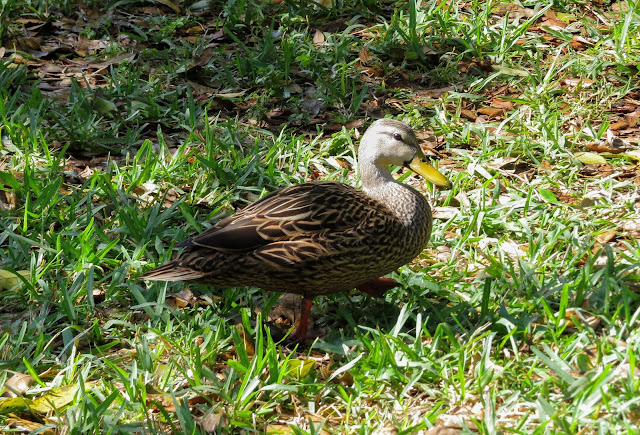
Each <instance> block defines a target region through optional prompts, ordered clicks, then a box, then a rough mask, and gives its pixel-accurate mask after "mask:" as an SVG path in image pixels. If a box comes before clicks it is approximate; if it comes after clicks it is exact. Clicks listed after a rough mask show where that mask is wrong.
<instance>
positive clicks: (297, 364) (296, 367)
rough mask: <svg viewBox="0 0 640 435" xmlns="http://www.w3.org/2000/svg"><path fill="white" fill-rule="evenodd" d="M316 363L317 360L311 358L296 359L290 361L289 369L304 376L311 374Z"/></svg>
mask: <svg viewBox="0 0 640 435" xmlns="http://www.w3.org/2000/svg"><path fill="white" fill-rule="evenodd" d="M315 364H316V361H315V360H313V359H311V358H309V359H305V360H301V359H294V360H291V361H289V370H290V371H297V373H298V375H300V377H301V378H304V377H305V376H307V375H308V374H309V372H310V371H311V369H312V368H313V367H314V366H315Z"/></svg>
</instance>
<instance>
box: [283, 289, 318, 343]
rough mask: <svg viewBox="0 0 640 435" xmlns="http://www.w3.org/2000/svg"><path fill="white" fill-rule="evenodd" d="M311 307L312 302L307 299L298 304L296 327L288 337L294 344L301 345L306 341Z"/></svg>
mask: <svg viewBox="0 0 640 435" xmlns="http://www.w3.org/2000/svg"><path fill="white" fill-rule="evenodd" d="M312 305H313V300H311V299H308V298H306V297H305V298H303V299H302V302H301V304H300V319H299V320H298V325H297V326H296V329H295V330H294V331H293V333H292V334H291V335H290V336H289V338H291V339H293V340H294V341H296V342H299V343H302V342H304V341H305V340H306V339H307V331H308V329H309V325H308V323H309V314H310V313H311V306H312Z"/></svg>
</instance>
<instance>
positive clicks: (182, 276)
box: [138, 261, 205, 281]
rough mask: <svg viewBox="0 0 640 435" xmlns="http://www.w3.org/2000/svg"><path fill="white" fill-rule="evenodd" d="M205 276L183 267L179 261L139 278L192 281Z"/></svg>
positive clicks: (164, 265)
mask: <svg viewBox="0 0 640 435" xmlns="http://www.w3.org/2000/svg"><path fill="white" fill-rule="evenodd" d="M204 276H205V273H203V272H200V271H198V270H193V269H191V268H189V267H185V266H181V265H180V264H179V263H178V262H177V261H171V262H169V263H167V264H163V265H162V266H160V267H158V268H155V269H153V270H150V271H149V272H147V273H145V274H144V275H141V276H139V277H138V278H139V279H144V280H147V281H191V280H194V279H199V278H202V277H204Z"/></svg>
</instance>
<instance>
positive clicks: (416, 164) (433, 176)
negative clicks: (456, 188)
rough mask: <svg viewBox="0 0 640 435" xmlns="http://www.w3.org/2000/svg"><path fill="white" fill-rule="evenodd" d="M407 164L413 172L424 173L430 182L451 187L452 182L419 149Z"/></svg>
mask: <svg viewBox="0 0 640 435" xmlns="http://www.w3.org/2000/svg"><path fill="white" fill-rule="evenodd" d="M406 166H407V167H408V168H409V169H411V170H412V171H413V172H415V173H417V174H420V175H422V176H423V177H424V178H425V179H426V180H427V181H428V182H430V183H432V184H435V185H436V186H439V187H445V188H447V189H450V188H451V182H450V181H449V180H448V179H447V177H445V176H444V175H442V173H440V171H438V170H437V169H436V168H434V167H433V166H431V164H430V163H429V162H427V158H426V157H425V155H424V154H423V153H422V152H421V151H419V152H417V153H416V155H415V156H414V157H413V160H411V161H410V162H407V164H406Z"/></svg>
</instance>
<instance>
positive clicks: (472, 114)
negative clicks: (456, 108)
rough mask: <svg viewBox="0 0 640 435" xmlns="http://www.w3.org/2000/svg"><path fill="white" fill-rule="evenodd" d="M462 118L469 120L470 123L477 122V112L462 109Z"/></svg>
mask: <svg viewBox="0 0 640 435" xmlns="http://www.w3.org/2000/svg"><path fill="white" fill-rule="evenodd" d="M460 116H462V117H463V118H466V119H468V120H469V121H475V120H476V118H477V117H478V115H477V114H476V112H474V111H473V110H469V109H461V110H460Z"/></svg>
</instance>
